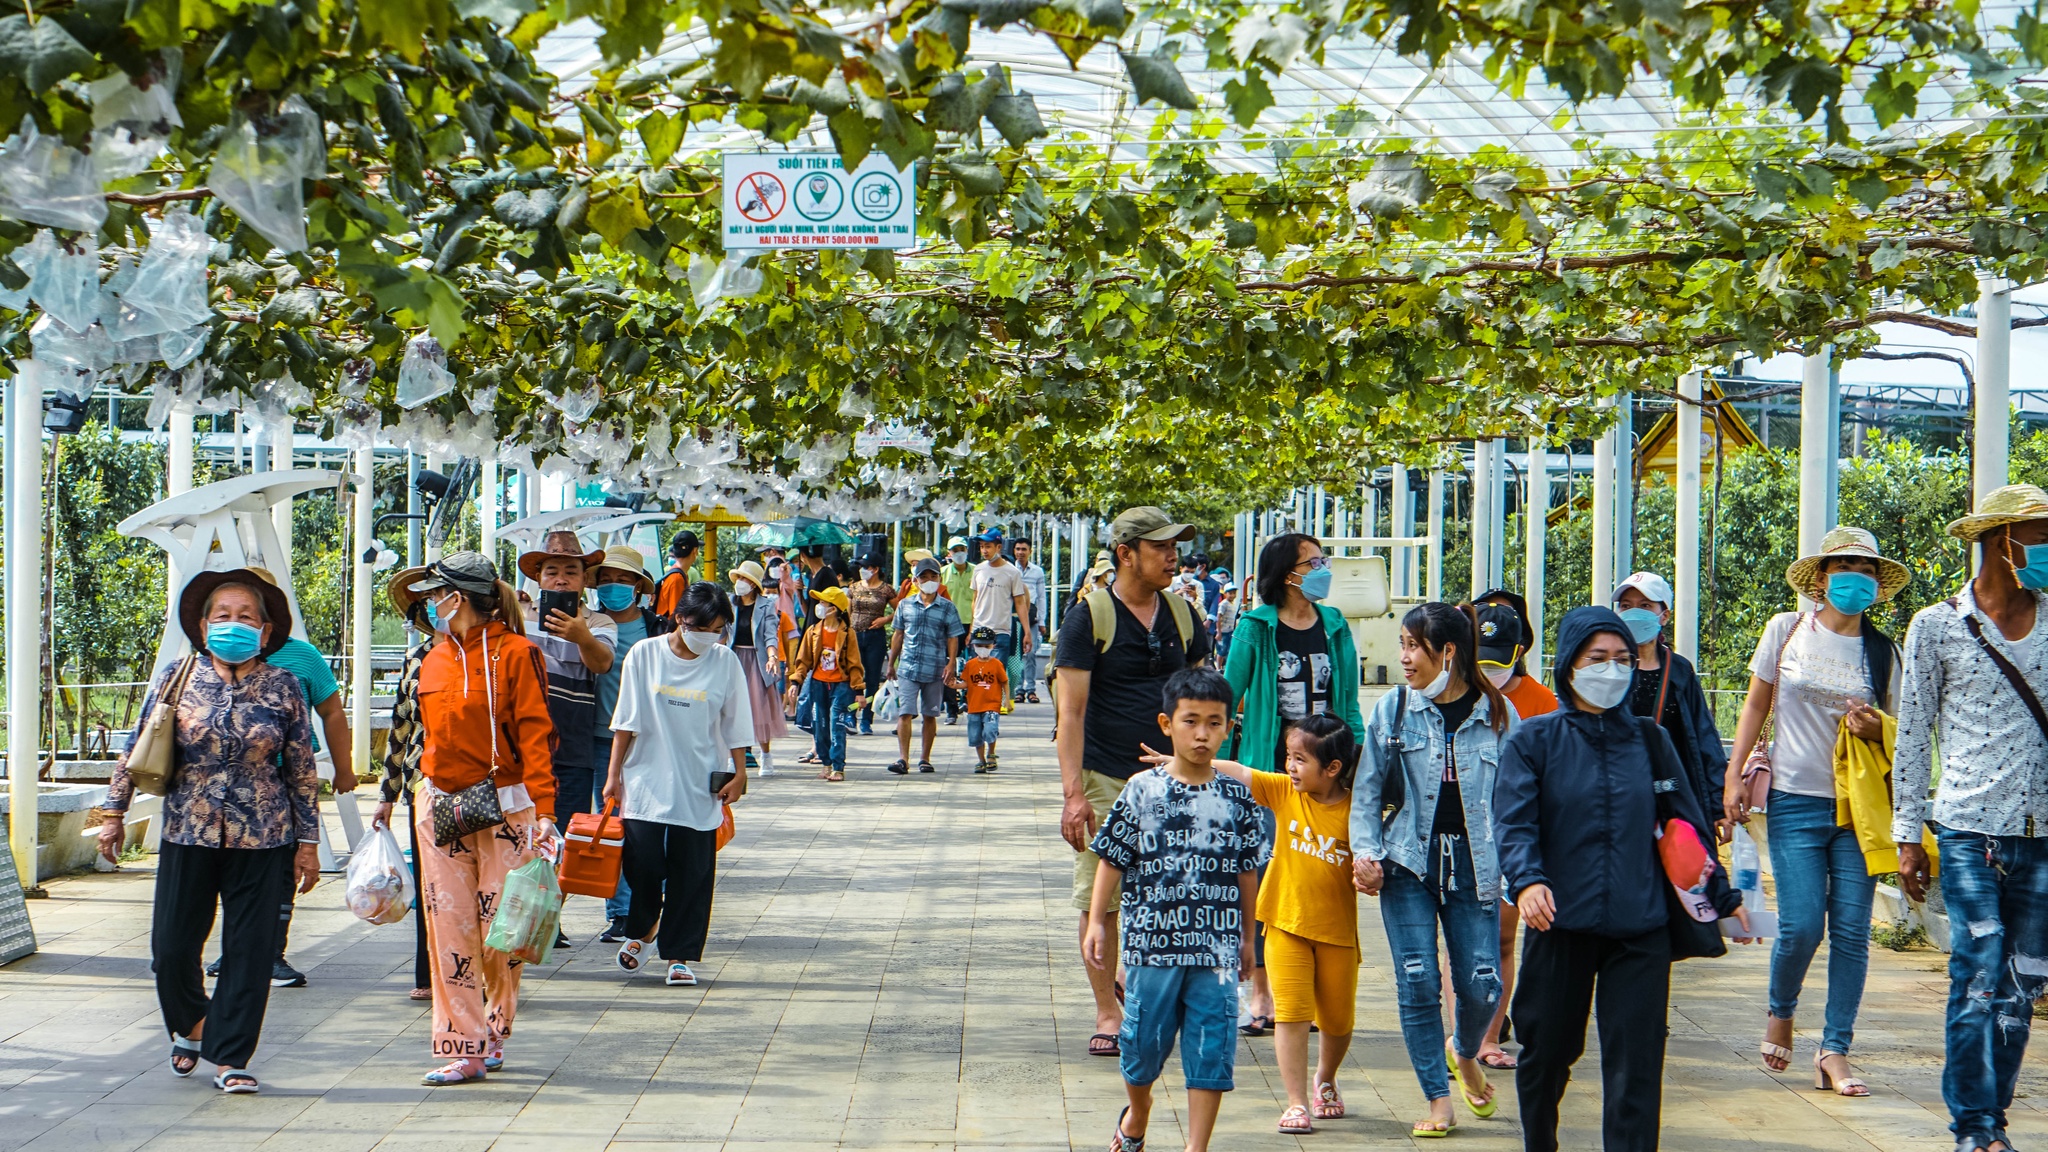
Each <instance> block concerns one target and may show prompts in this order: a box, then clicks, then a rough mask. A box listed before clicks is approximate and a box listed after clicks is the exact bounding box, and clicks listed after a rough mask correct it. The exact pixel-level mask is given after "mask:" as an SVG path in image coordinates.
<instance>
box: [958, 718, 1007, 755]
mask: <svg viewBox="0 0 2048 1152" xmlns="http://www.w3.org/2000/svg"><path fill="white" fill-rule="evenodd" d="M1002 718H1003V714H1002V713H1001V712H969V713H968V714H967V742H968V743H969V744H972V745H974V746H975V747H977V748H979V747H981V746H982V745H983V744H993V743H995V742H996V741H997V740H999V739H1001V738H1002V735H1003V731H1002V724H1001V723H1000V721H1001V720H1002Z"/></svg>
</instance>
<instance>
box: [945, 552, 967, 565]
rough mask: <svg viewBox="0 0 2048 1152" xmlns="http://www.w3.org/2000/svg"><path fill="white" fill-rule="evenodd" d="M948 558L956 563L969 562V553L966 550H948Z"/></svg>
mask: <svg viewBox="0 0 2048 1152" xmlns="http://www.w3.org/2000/svg"><path fill="white" fill-rule="evenodd" d="M946 558H947V559H948V560H951V561H952V562H953V563H955V564H965V563H967V553H965V552H948V553H946Z"/></svg>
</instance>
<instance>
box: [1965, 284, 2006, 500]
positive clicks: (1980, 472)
mask: <svg viewBox="0 0 2048 1152" xmlns="http://www.w3.org/2000/svg"><path fill="white" fill-rule="evenodd" d="M2011 376H2012V285H2011V284H2010V283H2008V282H2007V281H2004V280H2000V279H1998V278H1996V277H1992V276H1981V275H1980V276H1979V277H1978V278H1977V434H1976V442H1975V444H1974V446H1973V447H1972V449H1971V456H1970V493H1971V495H1972V496H1974V497H1975V500H1973V501H1972V502H1971V503H1972V506H1973V507H1974V506H1975V502H1976V500H1982V499H1984V497H1985V495H1986V494H1987V493H1989V492H1990V491H1991V490H1992V489H1994V488H2002V487H2004V486H2005V483H2006V469H2007V455H2006V453H2007V438H2008V437H2009V435H2010V434H2011V429H2012V409H2011V398H2010V393H2009V389H2010V388H2011Z"/></svg>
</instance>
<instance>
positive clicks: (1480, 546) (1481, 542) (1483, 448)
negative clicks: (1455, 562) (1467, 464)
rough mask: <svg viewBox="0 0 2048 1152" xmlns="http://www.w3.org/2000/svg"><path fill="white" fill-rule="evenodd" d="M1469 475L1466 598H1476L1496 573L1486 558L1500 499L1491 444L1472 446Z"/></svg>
mask: <svg viewBox="0 0 2048 1152" xmlns="http://www.w3.org/2000/svg"><path fill="white" fill-rule="evenodd" d="M1467 475H1469V476H1470V477H1471V478H1472V486H1471V493H1472V504H1471V508H1470V512H1471V514H1472V524H1471V529H1472V531H1471V535H1472V583H1471V585H1470V589H1469V591H1468V592H1467V595H1468V596H1477V595H1479V594H1480V593H1481V592H1484V591H1486V589H1487V588H1488V587H1489V585H1488V584H1487V582H1486V577H1487V575H1488V574H1489V573H1490V572H1492V570H1493V561H1492V560H1491V559H1489V558H1488V556H1487V552H1488V551H1489V550H1490V549H1491V548H1492V547H1493V505H1494V502H1495V500H1496V499H1497V496H1498V494H1497V493H1495V492H1494V491H1493V485H1492V484H1490V483H1488V481H1489V480H1490V479H1491V478H1492V476H1493V442H1492V441H1490V440H1474V441H1473V442H1472V467H1471V470H1470V471H1469V472H1468V473H1467Z"/></svg>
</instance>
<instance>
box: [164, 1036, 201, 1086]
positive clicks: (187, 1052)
mask: <svg viewBox="0 0 2048 1152" xmlns="http://www.w3.org/2000/svg"><path fill="white" fill-rule="evenodd" d="M199 1050H200V1043H199V1041H197V1040H192V1039H188V1038H187V1037H184V1036H173V1037H171V1075H173V1076H178V1077H185V1076H190V1075H191V1074H192V1073H194V1072H196V1071H198V1069H199ZM180 1060H187V1061H190V1063H188V1064H186V1065H185V1066H184V1067H183V1068H182V1069H180V1068H179V1066H178V1061H180Z"/></svg>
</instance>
